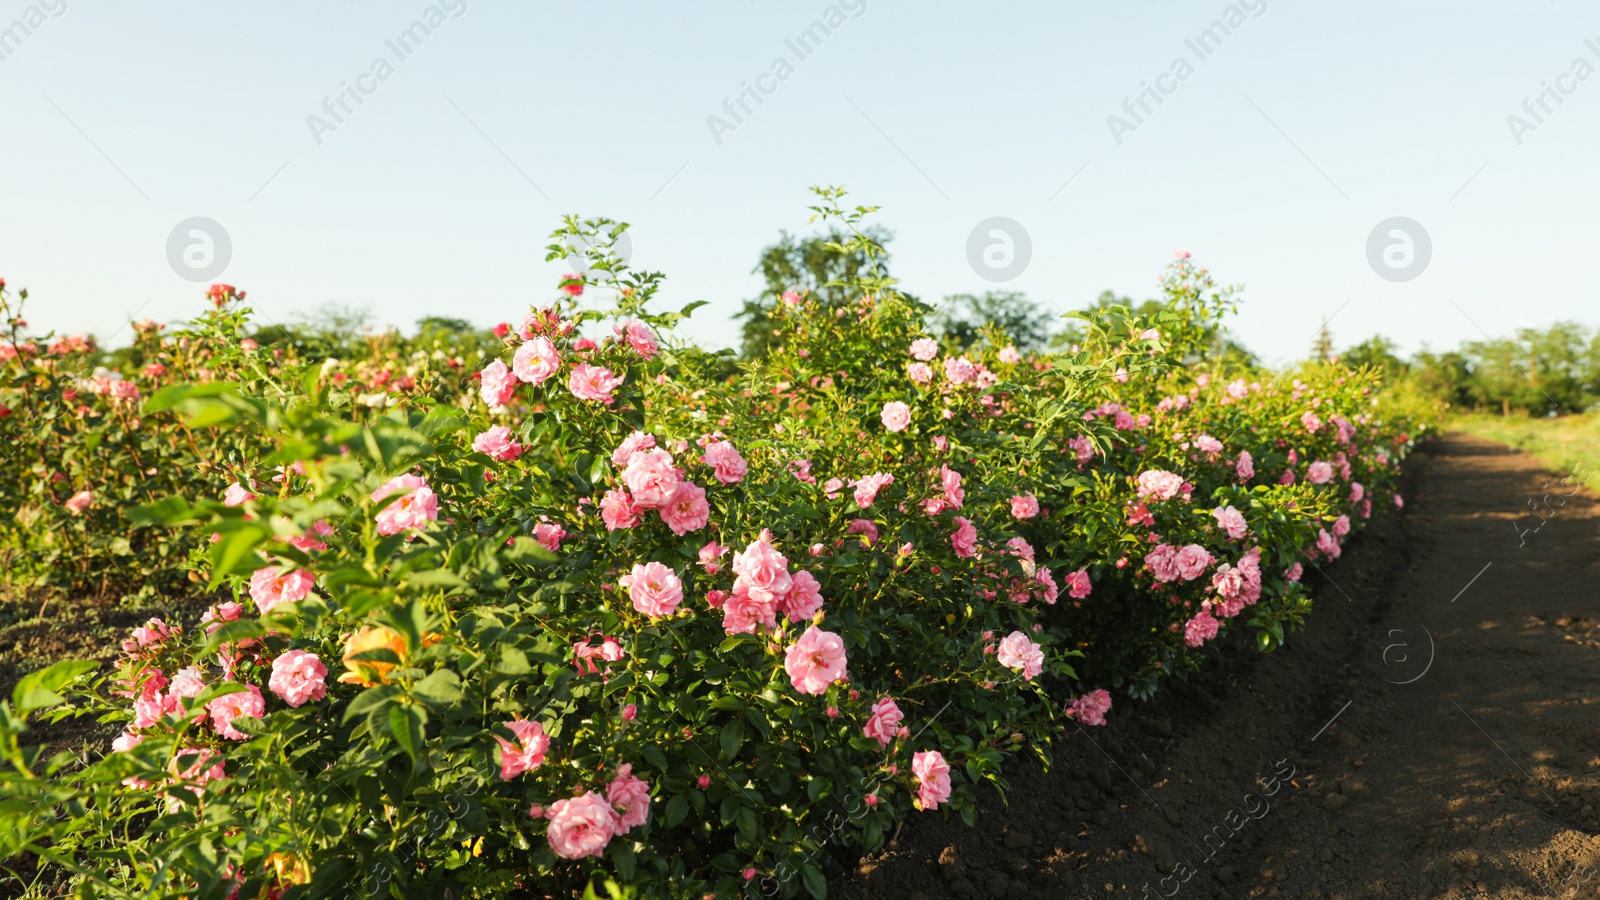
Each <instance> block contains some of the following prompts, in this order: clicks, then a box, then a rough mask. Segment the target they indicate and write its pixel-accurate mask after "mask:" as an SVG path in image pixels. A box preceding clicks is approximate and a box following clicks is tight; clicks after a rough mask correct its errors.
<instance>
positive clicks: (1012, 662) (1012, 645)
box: [994, 631, 1044, 681]
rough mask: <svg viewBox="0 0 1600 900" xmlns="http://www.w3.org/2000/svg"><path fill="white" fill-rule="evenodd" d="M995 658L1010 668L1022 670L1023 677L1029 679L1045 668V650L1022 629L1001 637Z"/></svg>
mask: <svg viewBox="0 0 1600 900" xmlns="http://www.w3.org/2000/svg"><path fill="white" fill-rule="evenodd" d="M994 658H995V661H996V662H998V663H1000V665H1002V666H1005V667H1006V668H1008V669H1017V670H1019V671H1021V672H1022V677H1024V678H1026V679H1028V680H1029V681H1032V680H1033V678H1034V676H1036V675H1038V674H1039V672H1040V670H1041V669H1043V668H1044V651H1043V650H1041V649H1040V647H1039V645H1038V644H1035V643H1034V642H1033V641H1030V640H1028V636H1027V635H1025V634H1023V633H1022V632H1020V631H1013V632H1011V633H1010V634H1008V635H1006V636H1005V637H1004V638H1001V639H1000V649H999V650H998V651H997V652H996V653H995V657H994Z"/></svg>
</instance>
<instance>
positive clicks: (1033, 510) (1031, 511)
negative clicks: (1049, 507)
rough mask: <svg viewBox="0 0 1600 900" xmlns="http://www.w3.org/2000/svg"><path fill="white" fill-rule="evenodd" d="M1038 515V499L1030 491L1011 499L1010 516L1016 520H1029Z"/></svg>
mask: <svg viewBox="0 0 1600 900" xmlns="http://www.w3.org/2000/svg"><path fill="white" fill-rule="evenodd" d="M1038 514H1039V498H1037V497H1035V496H1034V495H1033V492H1032V491H1029V492H1028V493H1026V494H1018V495H1016V496H1014V497H1012V498H1011V515H1012V516H1014V517H1016V518H1018V519H1031V518H1033V517H1034V516H1037V515H1038Z"/></svg>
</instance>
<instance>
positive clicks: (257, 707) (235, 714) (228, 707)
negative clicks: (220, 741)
mask: <svg viewBox="0 0 1600 900" xmlns="http://www.w3.org/2000/svg"><path fill="white" fill-rule="evenodd" d="M206 711H207V712H209V713H211V727H213V728H215V729H216V730H217V733H218V734H220V735H222V736H223V737H225V738H227V739H229V740H232V741H243V740H247V739H248V738H249V737H250V736H249V735H247V734H245V733H244V732H242V731H240V730H239V729H237V728H234V727H233V720H234V719H237V718H240V717H241V716H242V717H245V718H251V719H259V718H261V716H262V715H263V714H265V713H266V711H267V702H266V700H264V699H262V697H261V689H260V688H258V687H256V686H255V685H253V684H250V685H246V686H245V690H243V691H240V692H238V693H233V694H225V695H223V696H221V697H218V698H216V699H215V700H212V701H211V702H210V703H207V704H206Z"/></svg>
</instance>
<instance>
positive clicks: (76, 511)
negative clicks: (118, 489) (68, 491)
mask: <svg viewBox="0 0 1600 900" xmlns="http://www.w3.org/2000/svg"><path fill="white" fill-rule="evenodd" d="M61 505H62V506H64V507H66V510H67V512H69V513H72V514H73V515H75V516H77V515H82V514H83V513H84V512H86V511H88V509H89V507H91V506H93V505H94V494H93V493H91V492H89V491H79V492H77V493H76V494H73V495H72V496H71V497H68V498H67V501H66V502H65V503H63V504H61Z"/></svg>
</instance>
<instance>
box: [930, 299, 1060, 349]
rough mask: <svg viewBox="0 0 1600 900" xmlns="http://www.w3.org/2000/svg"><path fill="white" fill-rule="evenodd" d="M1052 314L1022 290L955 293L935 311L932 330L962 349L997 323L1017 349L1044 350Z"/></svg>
mask: <svg viewBox="0 0 1600 900" xmlns="http://www.w3.org/2000/svg"><path fill="white" fill-rule="evenodd" d="M1053 318H1054V317H1053V316H1051V314H1050V313H1048V312H1045V311H1044V310H1043V309H1041V308H1040V307H1039V305H1038V304H1037V303H1034V302H1033V301H1032V300H1029V299H1028V297H1027V295H1026V294H1023V293H1022V292H1020V291H987V292H985V293H983V294H981V295H978V294H953V295H951V296H949V297H946V298H944V303H942V304H940V306H939V311H938V312H937V313H935V314H934V316H933V321H932V323H931V325H932V326H933V330H934V331H935V332H937V333H939V334H942V335H944V336H945V337H946V338H949V339H951V340H953V341H954V342H955V343H956V344H958V345H959V346H960V347H961V349H962V350H965V349H967V348H968V347H971V346H972V345H973V344H976V343H977V342H978V340H979V339H980V338H981V337H982V332H983V329H984V328H986V327H987V326H991V325H992V326H995V327H997V328H999V329H1000V330H1001V331H1003V332H1004V333H1005V334H1006V336H1007V337H1008V338H1010V340H1011V343H1012V344H1014V345H1015V346H1016V348H1017V349H1018V350H1023V351H1027V350H1042V349H1044V348H1045V346H1047V345H1048V344H1049V343H1050V336H1051V335H1050V333H1051V328H1050V326H1051V323H1052V321H1053Z"/></svg>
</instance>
